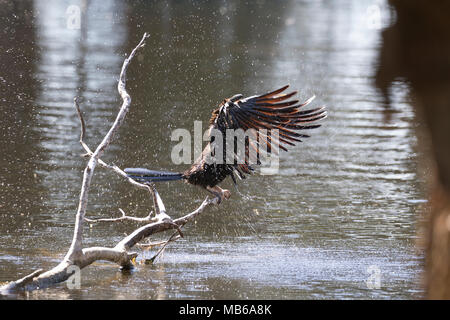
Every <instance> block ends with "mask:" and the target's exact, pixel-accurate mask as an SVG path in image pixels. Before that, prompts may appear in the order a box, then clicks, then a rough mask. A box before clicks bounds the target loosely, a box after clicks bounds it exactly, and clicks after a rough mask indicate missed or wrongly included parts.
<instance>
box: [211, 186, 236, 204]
mask: <svg viewBox="0 0 450 320" xmlns="http://www.w3.org/2000/svg"><path fill="white" fill-rule="evenodd" d="M206 189H207V190H208V191H209V192H211V193H212V194H213V195H215V196H216V198H217V204H220V203H221V202H222V201H223V200H224V199H229V198H230V197H231V192H230V190H227V189H222V188H220V187H219V186H214V187H206Z"/></svg>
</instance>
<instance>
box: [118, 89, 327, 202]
mask: <svg viewBox="0 0 450 320" xmlns="http://www.w3.org/2000/svg"><path fill="white" fill-rule="evenodd" d="M288 87H289V85H286V86H284V87H282V88H280V89H278V90H275V91H272V92H269V93H266V94H262V95H256V96H251V97H247V98H244V97H243V96H242V95H241V94H237V95H234V96H233V97H231V98H229V99H225V100H224V101H223V102H222V103H221V104H220V105H219V107H218V108H217V109H215V110H214V111H213V112H212V117H211V119H210V121H209V133H210V135H209V137H210V138H209V142H208V144H207V145H206V147H205V148H204V150H203V152H202V153H201V155H200V157H199V158H198V159H197V160H196V161H195V162H194V164H193V165H192V166H191V167H190V168H189V169H188V170H186V171H184V172H182V173H174V172H166V171H155V170H148V169H143V168H127V169H125V173H127V175H128V176H129V177H130V178H132V179H134V180H136V181H138V182H142V183H145V182H153V181H155V182H156V181H172V180H184V181H185V182H187V183H190V184H193V185H198V186H201V187H203V188H205V189H206V190H208V191H210V192H211V193H213V194H214V195H215V196H216V197H218V199H219V201H222V200H223V199H228V198H229V197H230V195H231V193H230V191H228V190H226V189H222V188H220V187H219V186H218V184H219V183H221V182H222V181H223V180H224V179H225V178H226V177H227V176H231V178H232V179H233V181H234V183H236V178H235V174H236V175H237V176H238V177H239V178H241V179H244V178H245V175H246V174H251V173H252V171H254V168H253V165H254V164H256V165H258V164H261V162H260V154H261V150H264V151H266V152H267V153H268V154H277V153H278V150H279V149H281V150H283V151H287V146H294V145H295V143H296V142H301V141H302V140H301V138H307V137H309V135H306V134H303V133H299V132H298V131H299V130H306V129H314V128H318V127H320V124H317V121H318V120H320V119H323V118H325V117H326V115H327V113H326V110H325V107H318V108H313V109H307V110H304V107H305V106H306V105H308V104H309V103H310V102H311V101H312V100H313V99H314V97H312V98H310V99H308V100H307V101H306V102H304V103H299V101H298V100H291V99H290V98H292V97H293V96H294V95H295V94H296V93H297V92H296V91H294V92H291V93H282V92H284V91H285V90H286V89H287V88H288ZM239 129H242V130H244V131H245V132H246V133H248V134H247V136H246V138H245V143H244V144H243V145H244V152H243V154H242V152H241V153H239V152H238V151H237V148H236V145H234V146H233V147H232V148H227V147H226V144H227V143H226V142H228V141H229V140H231V139H227V135H230V130H231V131H233V130H239ZM217 132H219V133H220V134H217ZM217 137H220V138H221V141H220V139H218V138H217ZM235 140H236V137H234V138H233V141H232V142H235ZM219 142H221V143H219ZM263 147H264V149H262V148H263ZM218 148H220V150H219V149H218ZM218 150H219V151H222V152H217V151H218ZM227 151H228V155H227ZM230 153H231V155H230ZM250 154H252V155H256V160H255V161H251V157H250ZM230 159H231V161H230Z"/></svg>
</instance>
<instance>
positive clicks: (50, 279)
mask: <svg viewBox="0 0 450 320" xmlns="http://www.w3.org/2000/svg"><path fill="white" fill-rule="evenodd" d="M147 37H148V36H147V34H144V36H143V37H142V39H141V41H140V42H139V44H138V45H137V46H136V47H135V48H134V49H133V51H132V52H131V54H130V55H129V57H128V58H127V59H125V61H124V63H123V65H122V70H121V73H120V79H119V84H118V91H119V94H120V96H121V97H122V100H123V103H122V106H121V108H120V110H119V112H118V114H117V117H116V120H115V121H114V123H113V125H112V126H111V128H110V130H109V131H108V133H107V134H106V135H105V137H104V138H103V140H102V142H101V143H100V144H99V145H98V146H97V148H96V149H95V151H92V150H91V149H90V148H89V146H88V145H87V144H86V143H85V142H84V137H85V135H86V125H85V121H84V119H83V115H82V112H81V109H80V106H79V104H78V101H77V99H74V105H75V108H76V110H77V113H78V117H79V119H80V123H81V132H80V144H81V145H82V147H83V148H84V150H85V151H86V152H87V156H88V157H89V161H88V163H87V165H86V168H85V170H84V173H83V182H82V186H81V192H80V199H79V204H78V210H77V213H76V218H75V227H74V235H73V239H72V243H71V246H70V248H69V250H68V252H67V254H66V256H65V257H64V259H63V260H62V261H61V262H60V263H59V264H58V265H57V266H55V267H54V268H52V269H51V270H48V271H46V272H44V271H43V270H42V269H39V270H37V271H35V272H33V273H31V274H30V275H27V276H25V277H23V278H22V279H19V280H16V281H12V282H10V283H8V284H6V285H4V286H2V287H0V294H5V293H10V292H15V291H17V290H21V289H25V290H34V289H37V288H44V287H48V286H50V285H52V284H55V283H59V282H63V281H65V280H67V279H68V278H69V277H70V276H71V274H72V273H71V272H68V270H69V267H71V266H73V265H76V266H78V267H79V268H80V269H82V268H84V267H86V266H88V265H90V264H91V263H93V262H94V261H97V260H106V261H111V262H114V263H117V264H118V265H120V266H122V267H127V268H129V267H132V263H131V261H132V260H133V259H134V258H136V256H137V253H135V252H130V251H129V250H130V249H131V248H132V247H134V246H135V245H137V244H138V243H139V242H140V241H142V240H144V239H146V238H147V237H149V236H151V235H153V234H155V233H158V232H163V231H167V230H173V229H176V230H177V232H175V233H173V234H172V235H171V236H170V238H169V239H168V240H167V241H164V242H161V243H160V245H162V248H161V249H160V250H159V251H158V252H157V253H156V254H155V256H154V257H153V258H152V259H151V260H152V261H154V259H155V258H156V257H158V256H159V255H160V254H161V253H162V252H163V250H164V249H165V248H166V246H167V245H168V243H170V242H172V241H175V240H177V239H179V238H180V237H183V233H182V232H181V228H182V227H183V226H184V225H185V224H186V223H187V222H189V221H191V220H193V219H195V218H196V217H197V216H198V215H199V214H200V213H201V212H203V211H204V210H205V208H206V207H208V206H209V205H211V204H217V203H218V200H217V198H214V199H212V200H209V199H208V198H206V199H205V200H204V201H203V202H202V204H201V205H200V206H199V207H198V208H197V209H196V210H195V211H193V212H191V213H189V214H187V215H185V216H183V217H181V218H178V219H175V220H172V219H171V218H170V216H168V215H167V213H166V208H165V206H164V203H163V201H162V199H161V197H160V195H159V193H158V191H157V190H156V188H155V185H154V184H153V183H148V184H147V183H146V184H142V183H139V182H136V181H135V180H133V179H131V178H129V177H128V176H127V174H126V173H125V172H124V171H122V170H121V169H120V168H119V167H117V166H115V165H108V164H107V163H105V162H104V161H102V160H101V159H100V157H101V155H102V154H103V152H104V150H106V148H107V147H108V146H109V144H110V143H111V142H112V140H113V138H114V136H115V134H116V132H117V130H118V129H119V127H120V126H121V124H122V123H123V121H124V118H125V115H126V114H127V112H128V110H129V107H130V103H131V98H130V96H129V95H128V93H127V91H126V87H125V80H126V71H127V68H128V65H129V63H130V62H131V60H132V58H133V57H134V56H135V54H136V52H137V50H138V49H140V48H142V47H143V46H144V42H145V39H146V38H147ZM97 164H100V165H101V166H103V167H106V168H108V169H110V170H113V171H114V172H116V173H117V174H119V175H120V176H122V177H123V178H125V179H127V181H128V182H129V183H131V184H133V185H134V186H136V187H139V188H141V189H146V190H147V191H149V192H150V194H151V195H152V200H153V204H154V207H155V217H151V213H150V214H149V215H148V216H146V217H144V218H137V217H130V216H127V215H126V214H125V212H124V211H123V210H122V209H119V210H120V211H121V214H122V216H121V217H119V218H104V219H97V220H95V219H88V218H86V217H85V214H86V208H87V203H88V194H89V188H90V184H91V180H92V176H93V174H94V170H95V167H96V165H97ZM85 221H86V222H89V223H97V222H116V221H134V222H139V223H147V224H146V225H144V226H142V227H140V228H138V229H136V230H135V231H133V232H132V233H130V234H129V235H128V236H127V237H125V238H124V239H122V240H121V241H119V242H118V243H117V244H116V246H115V247H113V248H107V247H91V248H83V247H82V234H83V223H84V222H85ZM150 245H151V244H147V245H145V244H144V245H141V246H142V247H145V246H147V247H150ZM155 245H156V244H153V246H155Z"/></svg>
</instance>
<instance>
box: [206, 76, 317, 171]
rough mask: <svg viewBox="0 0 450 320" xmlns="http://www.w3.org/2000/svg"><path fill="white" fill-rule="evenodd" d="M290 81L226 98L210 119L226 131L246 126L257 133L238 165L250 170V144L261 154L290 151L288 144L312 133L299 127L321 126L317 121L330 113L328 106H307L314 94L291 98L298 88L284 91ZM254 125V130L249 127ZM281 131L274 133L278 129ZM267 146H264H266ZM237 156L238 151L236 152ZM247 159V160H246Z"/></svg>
mask: <svg viewBox="0 0 450 320" xmlns="http://www.w3.org/2000/svg"><path fill="white" fill-rule="evenodd" d="M288 87H289V85H286V86H284V87H282V88H280V89H278V90H275V91H272V92H269V93H266V94H263V95H259V96H252V97H248V98H243V96H242V95H235V96H233V97H231V98H229V99H226V100H224V101H223V102H222V104H221V105H220V107H219V108H218V109H216V110H214V112H213V116H212V118H211V121H210V123H211V124H212V125H215V127H216V128H217V129H219V130H221V131H222V132H225V131H226V129H235V130H236V129H243V130H244V131H246V132H249V133H250V135H253V137H254V139H249V140H248V141H247V144H246V150H245V151H246V159H244V161H242V159H241V165H239V166H237V167H238V168H239V169H241V170H242V171H243V172H245V173H249V172H248V171H249V169H251V167H249V163H248V158H247V157H248V153H249V148H252V149H254V151H255V152H256V153H257V155H258V157H259V153H260V151H261V150H265V151H267V152H268V153H274V154H276V153H277V149H281V150H284V151H287V150H288V149H287V147H288V146H294V145H295V143H296V142H301V141H302V140H301V138H307V137H309V135H307V134H303V133H299V132H298V131H299V130H306V129H314V128H318V127H320V124H317V123H316V122H317V121H318V120H320V119H323V118H325V117H326V111H325V107H319V108H313V109H309V110H304V107H305V106H307V105H308V104H309V103H310V102H311V101H312V100H313V99H314V96H313V97H311V98H310V99H308V100H307V101H305V102H303V103H299V101H298V100H295V99H291V98H292V97H293V96H294V95H295V94H296V93H297V92H296V91H294V92H291V93H287V94H286V93H282V92H283V91H285V90H286V89H287V88H288ZM249 129H252V130H249ZM274 129H276V130H277V133H278V134H274V133H275V130H274ZM262 148H264V149H262ZM235 156H237V155H235ZM242 162H243V163H242Z"/></svg>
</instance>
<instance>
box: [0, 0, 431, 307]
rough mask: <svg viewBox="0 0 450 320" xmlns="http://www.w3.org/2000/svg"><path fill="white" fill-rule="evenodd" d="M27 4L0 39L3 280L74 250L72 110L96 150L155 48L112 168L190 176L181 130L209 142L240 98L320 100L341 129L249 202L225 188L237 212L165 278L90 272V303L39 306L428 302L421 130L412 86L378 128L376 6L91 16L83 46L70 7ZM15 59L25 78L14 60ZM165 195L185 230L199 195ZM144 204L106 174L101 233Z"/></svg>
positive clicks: (189, 229)
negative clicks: (285, 92)
mask: <svg viewBox="0 0 450 320" xmlns="http://www.w3.org/2000/svg"><path fill="white" fill-rule="evenodd" d="M24 3H26V2H24ZM28 3H29V6H28V7H27V8H26V12H28V14H24V15H23V16H20V15H19V16H17V18H16V19H17V21H12V20H11V18H10V16H11V15H12V12H15V11H14V10H17V9H14V8H10V9H8V10H11V11H7V9H3V10H4V13H2V18H1V23H2V26H3V25H5V26H9V27H10V28H13V29H14V30H15V31H16V32H15V33H14V36H12V35H10V36H9V37H8V38H5V39H3V38H2V42H1V45H2V47H3V48H2V50H1V53H0V54H1V55H2V57H1V58H2V59H1V61H2V62H1V63H2V70H4V72H5V75H2V79H5V80H6V81H7V82H8V83H10V85H9V86H7V91H6V94H5V97H4V98H3V97H2V100H1V102H0V110H1V113H2V116H3V119H4V120H3V121H2V123H1V124H0V129H1V133H2V135H1V137H0V139H1V142H2V148H3V149H2V157H1V160H0V161H2V174H1V175H0V179H1V183H2V195H1V202H0V219H1V221H2V223H1V226H0V231H1V237H0V248H1V249H0V266H1V270H2V271H1V274H0V281H7V280H11V279H15V278H18V277H20V276H21V275H23V274H25V273H29V272H30V271H31V270H34V269H35V268H36V267H37V266H43V267H49V266H52V265H54V264H55V263H57V261H58V259H60V258H61V257H62V256H63V255H64V253H65V251H66V250H67V248H68V246H69V244H70V240H71V236H72V224H73V220H74V215H75V209H76V205H77V198H78V195H79V186H80V182H81V176H82V170H83V168H84V160H83V159H81V158H80V157H79V155H80V154H81V153H82V150H81V148H80V146H79V144H78V142H77V141H78V134H79V125H78V120H77V117H76V113H75V111H74V109H73V106H72V101H73V97H74V96H75V95H77V96H80V97H81V98H82V109H83V111H84V112H85V117H86V121H87V131H88V138H87V142H88V144H90V145H92V146H93V145H95V143H98V142H99V139H100V138H101V136H102V134H104V133H105V132H106V130H107V129H108V126H109V125H110V123H111V121H112V120H113V118H114V116H115V112H116V111H117V109H118V107H119V105H120V100H119V97H118V95H117V91H116V83H117V78H118V74H119V71H120V67H121V63H122V61H123V58H124V55H125V54H126V53H127V52H129V50H130V49H131V48H132V47H134V45H135V44H136V43H137V41H138V40H139V39H140V37H141V36H142V33H143V32H144V31H148V32H149V33H150V35H151V37H150V38H149V40H148V43H147V46H146V48H145V50H144V51H143V52H142V54H140V55H139V56H138V57H137V59H136V60H135V61H133V64H132V65H131V66H130V71H129V75H128V86H129V90H130V93H131V95H132V98H133V105H132V109H131V112H130V113H129V116H128V117H127V120H126V123H125V124H124V126H123V127H122V129H121V131H120V135H119V138H120V141H116V142H115V143H114V145H112V146H111V148H110V149H109V150H108V152H107V154H106V155H105V160H107V161H109V162H114V163H116V164H118V165H119V166H122V167H127V166H147V167H149V168H152V169H166V170H176V171H182V170H184V169H185V167H184V166H176V165H174V164H172V163H171V161H170V152H171V147H172V145H173V142H171V141H170V133H171V130H173V129H175V128H186V129H188V130H193V122H194V120H203V121H204V125H206V120H207V119H209V114H210V112H211V110H212V108H213V107H214V106H215V105H217V103H218V102H220V101H221V100H222V99H223V98H224V97H228V96H231V95H232V94H235V93H243V94H245V95H252V94H256V93H260V92H264V91H266V90H269V89H272V88H274V87H277V86H280V85H282V84H285V83H290V84H291V86H292V87H293V88H294V89H299V96H300V98H301V99H305V98H307V97H309V96H311V95H312V94H316V95H317V99H316V101H315V104H316V105H322V104H324V105H326V106H327V107H328V109H329V117H328V118H327V119H326V121H324V126H323V127H322V128H320V129H318V130H316V131H315V132H314V133H313V136H312V137H311V138H309V139H308V140H306V141H305V142H304V143H302V144H301V145H299V146H298V147H296V148H295V149H293V150H292V151H290V152H289V153H285V154H283V157H282V159H281V162H280V172H279V174H278V175H276V176H254V177H251V178H250V179H248V180H247V181H244V182H240V183H239V185H238V190H236V189H235V188H234V187H233V186H232V184H231V182H230V181H227V182H225V183H224V186H225V187H227V188H229V189H231V190H234V192H233V196H232V200H231V201H227V202H226V203H224V204H222V205H221V207H220V208H213V209H212V210H210V211H208V212H207V213H206V214H205V215H203V216H201V217H200V218H199V219H198V221H197V223H196V224H192V225H189V226H186V231H185V234H186V238H185V239H183V240H181V241H179V242H177V243H176V244H173V245H171V246H170V247H169V248H168V249H167V250H166V252H165V254H164V256H163V257H162V259H160V260H159V262H158V263H157V264H156V265H154V266H140V267H139V268H137V270H136V271H135V272H133V273H132V274H122V273H120V272H118V271H117V267H116V266H114V265H111V264H108V263H104V264H103V263H96V264H95V265H93V266H91V267H89V268H87V269H85V270H83V273H82V289H80V290H68V289H66V288H65V286H64V285H60V286H59V287H57V288H51V289H47V290H44V291H42V292H33V293H31V294H30V295H28V296H27V297H29V298H48V297H52V298H74V299H78V298H106V299H118V298H131V299H150V298H151V299H157V298H159V299H168V298H218V299H220V298H262V299H266V298H267V299H270V298H289V299H299V298H305V299H308V298H414V297H418V296H421V292H422V291H421V289H420V286H419V275H420V272H421V257H420V255H418V253H417V252H415V249H414V241H415V238H416V234H415V225H416V217H417V212H418V210H419V209H420V208H419V206H420V205H421V203H422V202H423V201H422V199H423V197H424V196H423V190H422V189H421V184H420V181H419V180H418V177H417V175H416V169H417V168H416V166H417V155H416V151H415V146H416V140H415V137H414V133H413V120H414V114H413V113H412V110H411V108H410V107H409V103H408V101H407V99H406V95H405V92H406V91H407V87H406V86H405V85H404V84H402V83H399V84H398V85H397V86H396V87H394V90H393V94H392V97H393V101H392V104H393V106H395V107H396V108H393V110H399V109H401V110H402V112H401V113H399V112H395V111H390V113H389V117H386V114H383V108H382V105H383V103H384V102H383V98H382V96H381V95H380V94H379V92H377V91H376V89H375V88H374V86H373V84H372V82H373V75H374V68H375V63H376V56H377V54H376V53H377V49H378V46H379V41H380V30H379V29H374V28H369V26H368V25H367V23H366V22H367V19H368V17H367V8H368V6H369V5H372V2H371V1H358V2H356V1H346V0H343V1H334V2H329V3H328V2H327V3H325V2H319V1H302V2H298V1H287V2H283V4H282V5H281V4H278V3H275V2H271V1H262V0H261V1H257V2H255V3H251V4H243V3H242V2H238V1H231V2H226V3H225V2H222V1H211V2H206V3H199V2H197V1H194V2H175V1H174V2H155V3H153V2H152V3H147V2H143V1H139V2H134V1H133V2H131V1H129V2H123V1H112V0H111V1H101V2H100V1H86V2H85V1H80V3H79V6H80V8H81V12H82V13H83V14H82V20H81V28H80V29H68V28H67V27H66V9H67V7H68V6H69V5H71V4H74V3H73V2H72V1H51V2H49V1H39V0H36V1H33V2H28ZM381 12H382V13H385V11H381ZM383 21H384V20H383ZM2 37H6V36H5V35H2ZM24 39H28V41H27V45H22V46H19V47H18V46H17V44H18V43H24ZM8 50H10V51H8ZM11 50H14V53H11ZM17 54H20V55H22V56H23V57H25V59H26V61H28V62H27V63H24V62H23V59H16V58H15V59H13V58H12V57H16V56H17ZM3 56H4V57H3ZM7 58H10V60H7ZM5 61H8V63H5ZM19 74H21V75H23V76H22V77H20V76H19ZM22 79H23V80H22ZM0 80H1V79H0ZM2 85H3V84H2ZM21 97H22V98H21ZM23 97H25V98H23ZM11 106H15V109H14V110H13V111H11ZM386 119H389V120H388V121H386ZM158 188H159V191H160V192H161V194H162V196H163V199H164V201H165V204H166V207H167V208H168V209H169V211H170V214H171V215H173V216H178V215H181V214H182V213H185V212H186V211H187V210H190V209H193V208H195V206H196V205H198V204H199V203H200V201H202V200H203V198H204V196H205V192H203V191H202V190H199V189H196V188H193V187H190V188H188V187H186V186H185V185H183V184H181V183H177V182H173V183H163V184H161V185H160V186H159V187H158ZM149 204H150V200H149V199H148V196H147V194H146V193H143V192H141V191H139V190H134V189H130V187H129V185H127V184H124V183H123V181H121V180H120V179H118V178H117V177H116V176H114V175H112V174H111V173H110V172H105V171H104V170H102V169H101V168H99V169H98V170H97V171H96V175H95V178H94V184H93V186H92V191H91V197H90V203H89V210H88V214H89V215H90V216H96V217H98V216H108V217H109V216H112V215H116V214H118V208H123V209H124V210H126V211H127V213H129V214H135V215H146V210H148V208H149ZM6 221H7V222H6ZM130 230H132V226H128V225H122V224H121V225H114V226H112V225H102V226H95V227H93V228H89V229H88V230H86V235H85V237H86V245H111V244H112V243H113V242H115V241H117V240H119V239H120V237H121V236H123V234H125V233H127V232H130ZM143 255H144V256H149V255H150V253H145V252H144V253H143ZM370 266H375V267H376V268H378V269H379V270H380V274H381V288H380V289H372V290H370V289H368V287H367V284H366V280H367V279H368V278H369V276H370V274H369V273H368V271H367V269H368V268H369V267H370Z"/></svg>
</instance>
